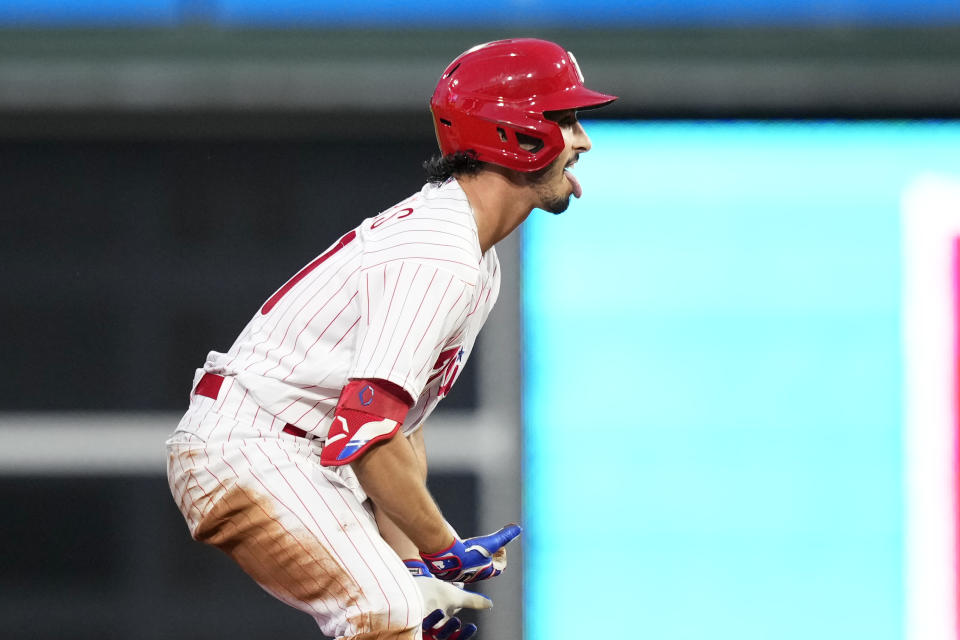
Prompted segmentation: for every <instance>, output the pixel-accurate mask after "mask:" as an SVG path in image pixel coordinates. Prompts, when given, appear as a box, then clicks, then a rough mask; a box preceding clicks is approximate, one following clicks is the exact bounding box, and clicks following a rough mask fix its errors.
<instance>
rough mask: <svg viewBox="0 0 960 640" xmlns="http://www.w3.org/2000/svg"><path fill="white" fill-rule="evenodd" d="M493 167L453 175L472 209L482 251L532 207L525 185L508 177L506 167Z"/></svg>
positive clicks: (531, 198)
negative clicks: (501, 169) (500, 168)
mask: <svg viewBox="0 0 960 640" xmlns="http://www.w3.org/2000/svg"><path fill="white" fill-rule="evenodd" d="M497 169H499V167H491V168H490V169H481V170H480V171H479V172H478V173H476V174H473V175H468V176H461V177H458V178H457V182H458V183H459V185H460V188H462V189H463V192H464V193H465V194H466V195H467V200H468V201H469V202H470V207H471V208H472V209H473V216H474V218H475V219H476V221H477V236H478V237H479V239H480V250H481V251H482V252H483V253H486V252H487V250H488V249H490V247H492V246H493V245H495V244H496V243H498V242H500V241H501V240H503V239H504V238H506V237H507V236H508V235H510V233H511V232H512V231H513V230H514V229H516V228H517V227H518V226H520V223H521V222H523V221H524V220H526V219H527V216H528V215H530V212H531V211H533V208H534V206H535V204H534V195H533V193H532V192H531V190H530V188H529V187H526V186H523V185H520V184H517V182H516V181H514V180H511V179H510V175H509V174H508V173H507V171H506V170H504V171H498V170H497Z"/></svg>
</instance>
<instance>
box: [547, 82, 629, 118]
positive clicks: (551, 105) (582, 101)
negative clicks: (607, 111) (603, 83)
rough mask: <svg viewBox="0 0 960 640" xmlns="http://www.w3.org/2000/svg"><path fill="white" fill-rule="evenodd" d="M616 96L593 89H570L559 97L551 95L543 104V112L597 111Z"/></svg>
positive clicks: (581, 87)
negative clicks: (565, 110) (568, 110)
mask: <svg viewBox="0 0 960 640" xmlns="http://www.w3.org/2000/svg"><path fill="white" fill-rule="evenodd" d="M616 99H617V96H611V95H609V94H606V93H600V92H599V91H594V90H593V89H587V88H586V87H584V86H582V85H581V86H579V87H571V88H570V89H569V90H567V91H564V92H563V93H562V94H560V95H553V96H551V97H550V100H548V101H547V102H546V103H545V104H544V109H543V111H544V112H546V111H563V110H564V109H577V110H578V111H584V110H587V109H599V108H600V107H605V106H607V105H608V104H610V103H611V102H613V101H614V100H616Z"/></svg>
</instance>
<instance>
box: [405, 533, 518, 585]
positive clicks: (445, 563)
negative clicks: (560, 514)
mask: <svg viewBox="0 0 960 640" xmlns="http://www.w3.org/2000/svg"><path fill="white" fill-rule="evenodd" d="M520 531H522V529H520V527H518V526H517V525H515V524H510V525H507V526H506V527H504V528H503V529H500V531H497V532H496V533H491V534H490V535H487V536H479V537H477V538H467V539H466V540H460V539H459V538H454V540H453V544H452V545H450V546H449V547H448V548H446V549H444V550H443V551H439V552H437V553H421V554H420V557H421V558H423V561H424V562H425V563H426V565H427V568H428V569H429V570H430V573H432V574H433V575H435V576H436V577H438V578H440V579H441V580H445V581H447V582H476V581H478V580H486V579H488V578H493V577H496V576H498V575H500V573H501V572H502V571H503V570H504V569H505V568H506V566H507V550H506V549H505V548H504V546H505V545H506V544H507V543H508V542H510V541H511V540H513V539H514V538H516V537H517V536H518V535H520Z"/></svg>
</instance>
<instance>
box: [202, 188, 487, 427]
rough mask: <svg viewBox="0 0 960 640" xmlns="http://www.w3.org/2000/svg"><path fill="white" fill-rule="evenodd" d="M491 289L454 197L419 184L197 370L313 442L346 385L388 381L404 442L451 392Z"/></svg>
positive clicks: (454, 192) (455, 191)
mask: <svg viewBox="0 0 960 640" xmlns="http://www.w3.org/2000/svg"><path fill="white" fill-rule="evenodd" d="M499 289H500V271H499V261H498V260H497V254H496V251H495V250H494V249H493V248H490V250H488V251H487V252H486V254H481V250H480V244H479V240H478V236H477V226H476V221H475V219H474V216H473V212H472V210H471V208H470V205H469V203H468V202H467V198H466V195H465V194H464V192H463V190H462V189H461V188H460V186H459V185H458V184H457V182H456V180H453V179H451V180H449V181H447V182H446V183H444V184H442V185H439V186H437V185H431V184H428V185H426V186H424V187H423V189H422V190H420V191H419V192H418V193H416V194H414V195H413V196H411V197H409V198H407V199H406V200H404V201H402V202H400V203H399V204H397V205H395V206H393V207H391V208H390V209H387V210H386V211H384V212H382V213H381V214H379V215H377V216H376V217H373V218H368V219H366V220H364V221H363V222H362V223H361V224H360V226H358V227H357V228H356V229H354V230H353V231H350V232H349V233H347V234H346V235H345V236H343V237H342V238H341V239H340V240H339V241H338V242H337V243H335V244H334V245H333V246H332V247H331V248H330V249H328V250H327V251H326V252H325V253H323V254H322V255H320V256H318V257H317V258H316V259H315V260H314V261H313V262H311V263H310V264H308V265H307V266H305V267H304V268H303V269H302V270H301V271H300V272H299V273H297V274H296V275H295V276H294V277H293V278H291V279H290V280H289V281H288V282H287V283H286V284H285V285H284V286H283V287H281V288H280V289H279V290H278V291H277V292H276V293H274V295H273V296H271V297H270V298H269V299H268V300H267V302H266V303H265V304H264V305H263V307H262V308H261V309H260V310H258V311H257V313H256V314H255V315H254V317H253V319H251V320H250V322H249V323H248V324H247V327H246V328H245V329H244V331H243V332H242V333H241V335H240V337H239V338H238V339H237V341H236V342H235V343H234V344H233V346H232V347H231V348H230V350H229V351H228V352H227V353H218V352H216V351H213V352H211V353H210V354H209V355H208V357H207V362H206V364H205V365H204V369H205V370H206V371H207V372H210V373H217V374H221V375H224V376H228V377H232V378H233V380H230V381H229V382H227V383H225V384H234V383H236V384H238V385H239V386H240V387H242V388H243V389H244V393H245V394H246V395H249V399H250V400H252V401H253V402H254V403H255V404H257V405H259V406H260V407H261V408H262V409H263V410H264V411H266V412H269V413H270V414H273V415H274V416H275V417H276V418H277V420H276V421H275V424H278V426H277V428H278V429H279V428H281V427H282V426H283V424H284V423H290V424H293V425H296V426H297V427H299V428H301V429H303V430H304V431H306V432H308V433H310V434H311V435H314V436H318V437H324V436H326V434H327V431H328V430H329V427H330V424H331V422H332V420H333V412H334V409H335V408H336V404H337V400H338V399H339V396H340V392H341V389H342V388H343V386H344V385H345V384H346V383H347V381H348V380H349V379H354V378H379V379H383V380H389V381H390V382H393V383H395V384H397V385H399V386H401V387H403V388H404V389H405V390H406V391H407V392H408V393H409V394H410V396H411V397H412V398H414V399H415V404H414V406H413V408H412V409H411V410H410V412H409V414H408V416H407V420H405V422H404V426H403V430H404V432H405V433H410V432H411V431H413V430H414V429H416V428H417V427H418V426H419V425H420V424H422V422H423V421H424V420H425V419H426V418H427V416H429V415H430V413H431V412H432V411H433V409H434V408H435V407H436V405H437V402H438V401H439V400H440V399H441V398H442V397H443V396H444V395H445V394H446V393H447V392H448V391H449V389H450V387H451V386H452V385H453V383H454V381H455V380H456V378H457V376H458V375H459V373H460V370H461V368H462V367H463V365H464V364H465V363H466V360H467V358H469V356H470V352H471V350H472V349H473V345H474V342H475V340H476V338H477V334H478V333H479V331H480V328H481V327H482V326H483V323H484V322H485V321H486V319H487V315H488V314H489V312H490V310H491V308H492V307H493V305H494V303H495V302H496V299H497V294H498V292H499ZM204 435H205V436H212V435H213V434H204Z"/></svg>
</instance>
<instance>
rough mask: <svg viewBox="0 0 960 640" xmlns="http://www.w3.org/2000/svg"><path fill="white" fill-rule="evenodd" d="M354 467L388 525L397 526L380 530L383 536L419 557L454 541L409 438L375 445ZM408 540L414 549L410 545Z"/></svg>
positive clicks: (389, 541)
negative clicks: (426, 481) (429, 489)
mask: <svg viewBox="0 0 960 640" xmlns="http://www.w3.org/2000/svg"><path fill="white" fill-rule="evenodd" d="M353 470H354V471H355V472H356V474H357V478H358V479H359V480H360V485H361V486H362V487H363V490H364V491H365V492H366V493H367V495H368V496H370V499H371V500H372V501H373V503H374V504H375V505H376V507H377V509H378V510H379V511H381V512H382V515H384V516H386V519H387V520H389V525H388V526H387V528H388V529H389V528H390V525H392V526H393V527H395V529H394V530H393V531H392V532H386V533H385V532H384V530H383V529H381V535H383V536H384V539H385V540H387V542H388V543H391V546H393V543H397V544H399V546H400V547H401V550H404V551H409V552H412V553H410V554H409V555H412V556H413V557H418V556H419V555H420V553H421V552H425V551H431V550H433V551H436V550H440V549H446V548H447V547H449V546H450V545H452V544H453V543H454V536H453V534H452V533H451V532H450V530H449V529H448V528H447V523H446V520H444V518H443V515H442V514H441V513H440V509H438V508H437V505H436V503H435V502H434V501H433V498H432V497H431V496H430V493H429V491H427V486H426V483H425V482H424V477H423V473H422V471H421V469H420V464H419V462H418V460H417V455H416V453H415V451H414V449H413V447H412V446H411V444H410V442H409V441H408V440H407V439H406V438H404V437H402V436H395V437H392V438H390V439H389V440H387V441H385V442H383V443H382V444H378V445H377V446H375V447H372V448H371V449H370V450H369V451H366V452H365V453H363V454H362V455H361V456H360V457H359V458H357V460H356V461H354V463H353ZM384 522H385V523H386V520H384ZM388 536H389V537H388ZM403 538H406V540H403ZM408 542H409V543H412V548H410V547H408V546H407V544H406V543H408ZM394 549H395V550H396V547H395V546H394ZM399 551H400V550H398V552H399ZM400 555H401V556H406V555H407V554H406V553H404V554H400Z"/></svg>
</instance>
